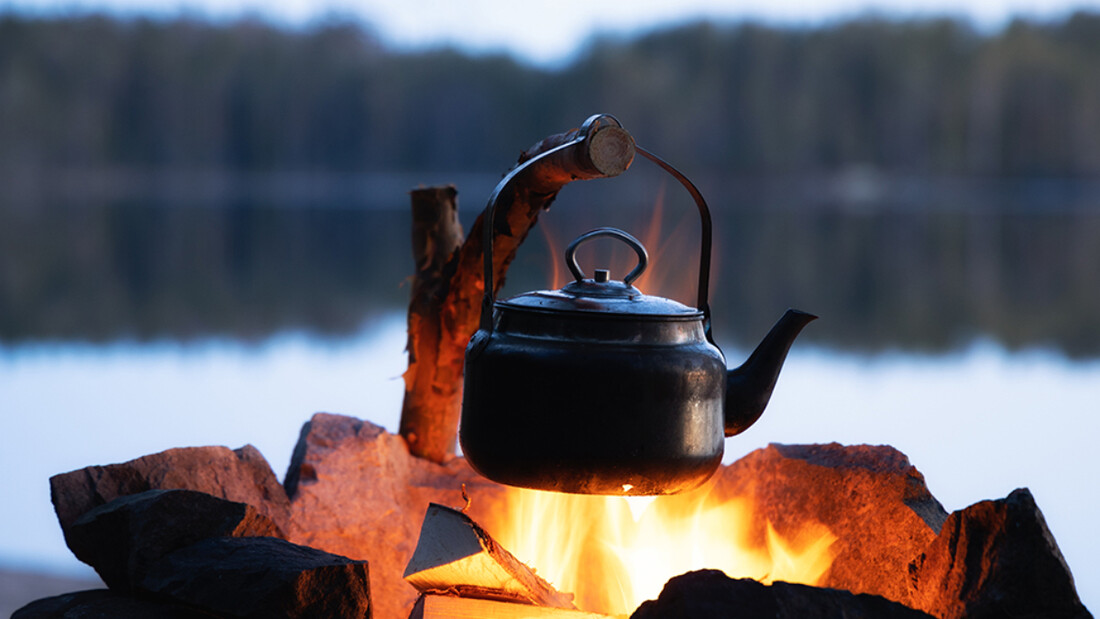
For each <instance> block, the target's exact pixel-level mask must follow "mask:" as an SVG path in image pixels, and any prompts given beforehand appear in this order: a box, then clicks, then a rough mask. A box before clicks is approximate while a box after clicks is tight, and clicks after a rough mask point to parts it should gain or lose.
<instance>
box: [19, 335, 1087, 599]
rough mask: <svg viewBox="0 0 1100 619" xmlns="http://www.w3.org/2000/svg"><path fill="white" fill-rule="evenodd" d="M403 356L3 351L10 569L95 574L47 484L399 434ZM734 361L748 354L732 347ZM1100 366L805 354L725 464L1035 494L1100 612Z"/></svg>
mask: <svg viewBox="0 0 1100 619" xmlns="http://www.w3.org/2000/svg"><path fill="white" fill-rule="evenodd" d="M404 343H405V335H404V324H403V318H402V317H401V316H400V315H396V314H392V315H388V316H386V317H385V318H382V319H378V320H376V321H373V322H372V323H371V324H368V325H366V326H365V327H364V328H363V329H362V330H361V331H360V332H359V333H358V334H357V335H355V336H353V337H346V338H341V339H338V340H324V339H319V338H317V337H314V336H308V335H303V334H297V333H282V334H279V335H276V336H273V337H270V338H267V339H264V340H262V341H259V342H257V343H253V344H241V343H238V342H235V341H231V340H216V339H214V340H200V341H196V342H195V343H191V344H184V345H181V344H177V343H157V342H153V343H144V344H126V343H119V344H110V345H103V346H93V345H72V344H56V345H45V344H34V345H22V346H8V347H6V348H0V414H2V418H3V420H4V421H3V423H4V431H3V432H2V433H0V468H2V470H5V471H8V474H6V475H5V476H4V481H3V482H2V484H3V486H2V489H0V492H2V494H3V496H4V498H5V500H4V508H3V510H0V565H4V566H7V567H19V568H39V569H46V570H50V571H56V572H64V573H90V569H88V568H86V567H84V566H83V565H82V564H80V563H79V562H77V560H76V559H75V558H73V557H72V555H71V554H70V553H69V552H68V550H67V549H66V548H65V545H64V542H63V540H62V537H61V533H60V530H59V529H58V527H57V524H56V520H55V518H54V515H53V512H52V508H51V506H50V502H49V492H48V478H49V477H50V476H51V475H54V474H56V473H60V472H65V471H69V470H73V469H77V468H81V467H84V466H87V465H91V464H107V463H112V462H120V461H125V460H129V459H131V458H135V457H138V456H141V455H145V454H148V453H153V452H157V451H160V450H163V449H168V448H171V447H179V446H196V445H227V446H229V447H234V448H235V447H239V446H241V445H243V444H246V443H251V444H253V445H255V446H256V447H258V448H259V449H260V450H261V451H262V452H263V453H264V455H265V456H266V457H267V459H268V461H269V462H270V463H271V465H272V468H273V469H274V470H275V471H276V474H277V475H279V476H280V478H281V477H282V476H283V474H284V473H285V470H286V467H287V465H288V463H289V460H290V453H291V450H292V448H293V446H294V442H295V441H296V440H297V436H298V431H299V429H300V427H301V424H302V423H304V422H305V421H306V420H308V418H309V417H310V415H311V414H312V413H314V412H316V411H328V412H334V413H343V414H348V415H353V416H356V417H359V418H363V419H368V420H370V421H373V422H374V423H377V424H380V425H383V426H385V427H386V428H387V429H389V430H390V431H394V430H396V427H397V423H398V417H399V414H400V406H401V396H402V390H403V384H402V382H401V380H400V375H401V373H402V372H403V371H404V366H405V358H404V353H403V348H404ZM727 354H728V356H729V357H730V362H731V364H732V363H739V362H740V360H741V359H742V358H743V356H744V355H745V353H744V351H742V350H740V349H737V348H734V347H732V346H728V347H727ZM1097 401H1100V362H1095V361H1091V362H1070V361H1067V360H1066V359H1065V358H1064V357H1063V356H1062V355H1060V354H1055V353H1048V352H1043V351H1029V352H1028V351H1025V352H1016V353H1008V352H1006V351H1005V350H1004V349H1003V348H1001V347H999V346H997V345H994V344H986V343H978V344H975V345H972V346H970V347H969V348H967V349H965V351H964V352H960V353H957V354H951V355H938V356H918V355H913V354H878V355H873V356H867V355H855V354H848V353H838V352H835V351H833V350H830V349H826V348H815V347H812V346H807V345H803V346H796V350H795V352H794V353H793V354H792V357H791V358H790V360H789V361H788V364H787V367H786V369H785V370H784V373H783V376H782V377H781V379H780V383H779V386H778V387H777V389H776V393H775V396H774V398H773V400H772V403H771V405H770V406H769V409H768V412H767V414H765V415H764V417H763V418H762V419H761V421H760V422H759V423H758V424H757V425H756V426H755V427H754V428H752V429H751V430H750V431H749V432H747V433H746V434H744V435H741V436H739V437H736V438H733V439H728V440H727V445H726V450H727V457H726V459H727V461H730V460H733V459H735V458H737V457H740V456H741V455H744V454H745V453H747V452H749V451H751V450H753V449H756V448H759V447H761V446H763V445H765V444H767V443H769V442H781V443H824V442H831V441H837V442H840V443H845V444H857V443H871V444H891V445H894V446H895V447H897V448H899V449H900V450H902V451H903V452H905V453H906V454H907V455H908V456H909V458H910V460H911V461H912V462H913V463H914V464H915V465H916V466H917V468H918V469H920V470H921V471H922V472H923V473H924V475H925V477H926V479H927V481H928V485H929V487H930V488H931V490H932V492H933V493H934V494H935V495H936V496H937V498H939V499H940V501H941V502H942V503H943V504H944V506H945V507H946V508H947V509H948V510H949V511H951V510H956V509H961V508H963V507H965V506H967V505H969V504H971V503H974V502H976V501H979V500H983V499H994V498H1003V497H1004V496H1006V495H1007V494H1008V493H1009V492H1011V491H1012V490H1013V489H1014V488H1017V487H1021V486H1027V487H1029V488H1030V489H1031V491H1032V492H1033V493H1034V495H1035V497H1036V500H1037V501H1038V503H1039V506H1040V507H1041V508H1042V509H1043V512H1044V514H1045V516H1046V518H1047V522H1048V524H1049V526H1050V528H1051V530H1052V531H1053V533H1054V535H1055V537H1056V539H1057V540H1058V542H1059V544H1060V546H1061V549H1062V551H1063V553H1064V554H1065V556H1066V559H1067V561H1068V563H1069V565H1070V567H1071V569H1072V570H1073V572H1074V575H1075V577H1076V580H1077V584H1078V588H1079V592H1080V594H1081V596H1082V598H1083V600H1084V602H1085V604H1086V605H1087V606H1089V607H1091V608H1093V609H1094V610H1095V609H1096V608H1100V540H1098V538H1097V536H1096V535H1095V531H1094V525H1093V522H1094V517H1093V515H1094V514H1096V513H1097V512H1100V493H1097V492H1096V490H1095V485H1094V480H1095V479H1096V477H1097V475H1098V474H1100V466H1098V465H1097V464H1096V462H1095V459H1094V458H1093V457H1092V453H1091V452H1092V450H1093V446H1094V444H1095V440H1096V436H1098V435H1100V415H1097V412H1098V411H1097V406H1098V405H1097Z"/></svg>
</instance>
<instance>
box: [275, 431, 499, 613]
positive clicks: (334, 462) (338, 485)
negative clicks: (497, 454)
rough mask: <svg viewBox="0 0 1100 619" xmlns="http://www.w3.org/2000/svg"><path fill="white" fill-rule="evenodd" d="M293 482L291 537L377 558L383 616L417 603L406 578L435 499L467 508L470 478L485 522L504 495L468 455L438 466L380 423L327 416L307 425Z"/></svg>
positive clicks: (476, 509) (290, 476) (375, 583)
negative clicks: (471, 464) (470, 462)
mask: <svg viewBox="0 0 1100 619" xmlns="http://www.w3.org/2000/svg"><path fill="white" fill-rule="evenodd" d="M286 480H287V481H286V488H287V494H288V495H289V496H290V497H291V510H292V512H293V521H294V527H293V528H292V529H291V531H290V532H289V533H290V540H291V541H293V542H295V543H299V544H304V545H307V546H312V547H314V548H320V549H322V550H325V551H328V552H332V553H336V554H340V555H343V556H346V557H352V558H355V559H366V560H367V561H369V562H370V565H371V592H372V595H373V597H374V600H375V606H374V616H375V618H376V619H391V618H392V619H404V618H405V617H408V615H409V610H410V609H411V608H412V605H413V603H414V602H415V601H416V595H417V592H416V590H415V589H414V588H413V587H412V586H411V585H409V584H408V583H406V582H405V581H404V579H403V578H402V576H401V575H402V574H403V573H404V572H405V566H406V564H407V563H408V561H409V558H410V557H411V556H412V553H413V550H414V549H415V548H416V540H417V538H418V537H419V533H420V524H421V522H422V521H423V519H424V514H425V512H426V511H427V509H428V503H439V504H442V505H451V506H456V507H461V506H462V505H463V503H464V500H463V498H462V484H464V483H465V484H466V485H467V487H468V489H469V494H470V496H471V497H472V501H473V504H472V508H471V510H470V512H469V514H470V516H471V517H473V518H474V519H475V520H479V519H480V517H481V510H484V509H490V508H491V505H492V504H493V502H494V501H495V500H496V498H497V497H498V496H499V494H500V493H501V492H502V490H501V488H502V487H501V486H499V485H497V484H493V483H492V482H489V481H487V480H485V479H484V478H482V477H480V476H478V475H477V474H476V473H474V472H473V470H472V469H470V467H469V466H468V465H467V464H466V462H465V460H463V459H462V458H455V459H453V460H451V461H449V462H448V463H447V464H445V465H439V464H435V463H433V462H430V461H428V460H423V459H420V458H417V457H415V456H412V455H410V454H409V451H408V448H407V447H406V445H405V441H404V439H403V438H401V437H400V436H397V435H394V434H390V433H388V432H386V431H385V429H384V428H382V427H380V426H376V425H374V424H371V423H370V422H365V421H361V420H359V419H355V418H353V417H346V416H341V415H331V414H327V413H318V414H316V415H314V416H313V418H312V419H311V420H310V421H309V422H307V423H306V424H305V425H304V426H303V428H302V433H301V437H300V438H299V440H298V445H297V447H296V448H295V450H294V456H293V458H292V460H291V464H290V469H289V470H288V471H287V476H286Z"/></svg>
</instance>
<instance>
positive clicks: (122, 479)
mask: <svg viewBox="0 0 1100 619" xmlns="http://www.w3.org/2000/svg"><path fill="white" fill-rule="evenodd" d="M170 489H182V490H195V491H198V492H205V493H207V494H210V495H213V496H216V497H218V498H222V499H226V500H229V501H236V502H238V503H248V504H249V505H253V506H255V507H256V508H257V509H258V510H259V511H260V512H261V513H263V514H264V515H266V516H267V517H268V518H270V519H271V520H272V521H274V522H275V523H276V524H277V525H278V526H279V528H280V529H282V530H283V531H286V530H287V529H288V526H289V522H290V502H289V500H288V499H287V497H286V492H285V491H284V490H283V487H282V486H281V485H279V480H278V479H276V478H275V474H274V473H273V472H272V471H271V466H269V465H268V463H267V460H265V459H264V457H263V455H261V454H260V452H259V451H258V450H257V449H256V448H255V447H253V446H251V445H245V446H244V447H241V448H240V449H236V450H230V449H229V448H227V447H185V448H179V449H169V450H167V451H162V452H160V453H156V454H152V455H148V456H143V457H141V458H137V459H135V460H130V461H129V462H123V463H121V464H110V465H106V466H89V467H86V468H83V469H80V470H77V471H71V472H69V473H62V474H60V475H54V476H53V477H51V478H50V498H51V499H52V500H53V505H54V511H56V512H57V519H58V521H59V522H60V523H61V529H62V531H64V532H65V534H66V537H68V529H69V526H70V525H71V524H72V523H73V522H74V521H76V519H77V518H79V517H80V516H82V515H84V514H85V513H87V512H89V511H91V510H92V509H94V508H96V507H99V506H100V505H103V504H105V503H108V502H110V501H113V500H114V499H117V498H118V497H120V496H126V495H131V494H138V493H141V492H145V491H146V490H170Z"/></svg>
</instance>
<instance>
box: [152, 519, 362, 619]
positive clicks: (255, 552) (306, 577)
mask: <svg viewBox="0 0 1100 619" xmlns="http://www.w3.org/2000/svg"><path fill="white" fill-rule="evenodd" d="M368 581H369V578H368V572H367V562H366V561H353V560H351V559H347V558H345V557H340V556H337V555H333V554H329V553H327V552H322V551H320V550H316V549H313V548H307V547H305V546H298V545H296V544H291V543H290V542H287V541H284V540H280V539H276V538H273V537H252V538H240V537H219V538H209V539H205V540H202V541H200V542H198V543H196V544H194V545H191V546H188V547H187V548H184V549H181V550H177V551H175V552H173V553H170V554H168V555H166V556H165V557H164V558H162V559H161V560H160V561H158V562H156V563H155V564H154V565H152V566H150V569H149V570H148V572H147V573H146V575H145V578H144V579H143V580H142V582H141V583H140V588H141V589H142V590H143V591H146V592H149V593H153V594H156V595H157V596H159V597H162V598H165V599H169V600H172V601H174V602H178V603H182V604H188V605H191V606H195V607H198V608H201V609H204V610H207V611H209V612H212V613H215V614H219V615H225V616H227V617H241V618H256V619H260V618H268V617H341V618H348V619H350V618H354V617H363V618H366V617H370V616H371V608H370V586H369V582H368Z"/></svg>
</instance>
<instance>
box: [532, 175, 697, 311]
mask: <svg viewBox="0 0 1100 619" xmlns="http://www.w3.org/2000/svg"><path fill="white" fill-rule="evenodd" d="M664 206H665V186H664V185H663V184H662V185H661V187H660V188H659V189H658V192H657V196H656V198H655V200H654V206H653V209H652V211H644V212H639V214H638V217H637V219H636V221H634V222H631V223H630V225H629V227H624V228H623V229H624V230H625V231H626V232H628V233H630V234H633V235H634V236H635V237H637V238H638V239H639V240H640V241H641V242H642V245H643V246H645V248H646V251H647V252H648V254H649V268H647V269H646V271H645V272H644V273H643V274H642V275H641V276H640V277H639V278H638V279H637V280H636V281H635V282H634V286H635V287H636V288H638V289H639V290H641V291H642V292H644V293H645V294H651V295H659V296H663V297H669V298H672V299H676V300H677V301H680V302H682V303H686V304H688V305H695V301H696V290H695V287H696V283H697V279H696V277H695V273H697V272H698V271H697V269H698V252H699V240H698V238H696V237H695V236H693V235H694V234H698V232H697V227H698V226H697V224H695V223H694V220H695V211H694V209H691V210H685V211H684V213H683V214H682V215H678V216H677V218H676V219H675V224H674V225H672V226H670V227H669V228H670V229H668V230H667V231H666V229H665V228H666V226H665V213H664V211H665V208H664ZM566 223H570V224H577V221H576V220H575V218H574V220H572V221H569V222H563V221H558V220H554V219H552V218H546V219H545V220H544V221H540V225H539V228H541V229H542V236H543V240H544V241H545V243H546V247H547V251H548V253H549V256H550V257H551V259H550V260H549V262H548V264H549V266H548V269H549V273H548V280H549V287H550V288H552V289H556V288H561V287H562V286H564V285H565V284H566V283H568V281H569V280H570V278H571V275H570V273H569V272H568V271H567V270H566V269H565V268H564V261H563V260H562V259H561V256H562V255H563V253H564V247H565V243H563V242H562V240H561V230H560V227H562V226H564V225H566ZM589 227H593V226H589ZM593 245H594V247H592V246H593ZM636 260H637V258H636V257H635V255H634V253H633V252H631V251H630V250H629V249H628V248H627V247H626V246H625V245H622V244H620V243H612V242H595V243H589V244H585V245H583V246H581V247H580V248H578V250H577V261H578V263H579V264H580V265H581V270H582V271H584V272H585V273H586V275H587V276H588V277H591V276H592V269H593V268H605V267H607V268H609V269H610V271H611V275H612V277H613V278H614V279H619V280H621V279H623V277H624V276H625V275H626V274H627V273H628V272H630V271H631V270H632V269H633V268H634V265H635V263H636ZM712 271H713V266H712ZM685 274H688V276H685Z"/></svg>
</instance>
